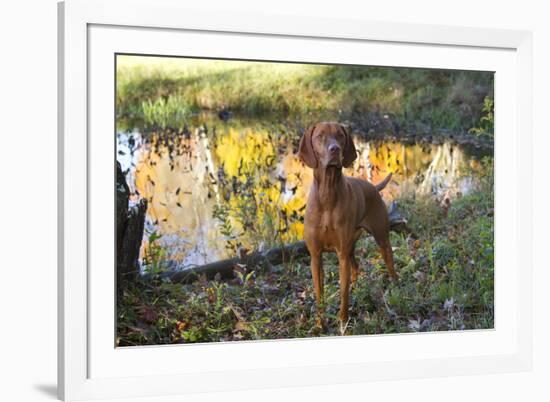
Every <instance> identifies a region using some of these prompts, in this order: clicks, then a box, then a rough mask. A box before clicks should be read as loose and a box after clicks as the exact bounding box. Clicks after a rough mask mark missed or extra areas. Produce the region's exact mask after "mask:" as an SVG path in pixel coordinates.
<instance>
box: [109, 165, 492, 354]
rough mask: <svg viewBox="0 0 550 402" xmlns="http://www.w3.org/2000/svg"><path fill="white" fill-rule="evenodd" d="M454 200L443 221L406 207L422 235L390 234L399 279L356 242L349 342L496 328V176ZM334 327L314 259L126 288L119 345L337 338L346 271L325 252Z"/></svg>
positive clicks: (485, 176) (434, 208)
mask: <svg viewBox="0 0 550 402" xmlns="http://www.w3.org/2000/svg"><path fill="white" fill-rule="evenodd" d="M483 166H484V168H483V169H482V170H481V171H480V174H479V175H480V177H479V180H480V185H479V188H478V189H477V190H476V191H474V192H472V193H470V194H468V195H465V196H463V197H461V198H457V199H455V200H454V201H453V202H452V204H451V207H450V209H449V212H448V214H447V215H446V216H445V215H444V214H443V212H442V210H441V208H440V206H439V205H438V204H437V203H436V202H435V201H434V200H433V199H431V198H416V199H415V198H412V197H405V198H402V199H400V200H399V204H400V208H401V209H402V211H403V213H404V214H405V215H406V216H407V218H408V220H409V224H410V226H411V228H412V230H413V232H414V233H415V234H416V238H413V237H411V236H406V235H404V234H396V233H392V235H391V241H392V246H393V247H394V257H395V262H396V268H397V272H398V274H399V277H400V279H399V281H398V282H397V283H390V282H389V281H388V277H387V272H386V268H385V266H384V263H383V261H382V259H381V257H380V255H379V253H378V250H377V248H376V246H375V244H374V241H373V240H372V239H371V238H363V239H361V240H360V241H359V242H358V245H357V248H356V249H357V251H356V255H357V258H358V262H359V266H360V276H359V279H358V281H357V283H356V285H355V286H354V287H353V289H352V293H351V306H350V322H349V324H348V326H347V330H346V334H347V335H363V334H387V333H401V332H415V331H446V330H463V329H483V328H492V327H493V325H494V291H493V289H494V260H493V256H494V251H493V244H494V239H493V230H494V222H493V201H494V200H493V170H492V160H490V159H487V160H485V161H484V164H483ZM324 261H325V264H324V266H325V302H326V317H327V328H326V330H324V331H320V330H319V329H318V328H317V327H316V326H315V317H316V308H315V303H314V297H313V289H312V281H311V275H310V269H309V258H308V257H301V258H296V259H295V260H293V261H291V262H289V263H287V264H284V265H279V266H275V267H270V268H269V269H268V268H267V267H263V266H253V267H238V269H237V271H236V277H235V279H233V280H230V281H218V280H211V281H209V280H205V279H202V280H199V281H197V282H195V283H193V284H188V285H181V284H173V283H170V282H166V281H160V280H152V281H148V282H144V281H138V282H135V283H125V284H122V287H121V288H120V289H119V294H120V297H119V298H118V335H117V343H118V344H119V345H145V344H166V343H192V342H211V341H233V340H257V339H281V338H300V337H310V336H328V335H338V334H339V324H338V321H337V313H338V304H339V302H338V297H339V287H338V268H337V260H336V257H335V255H333V254H325V260H324Z"/></svg>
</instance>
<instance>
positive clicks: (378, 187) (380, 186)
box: [374, 173, 392, 191]
mask: <svg viewBox="0 0 550 402" xmlns="http://www.w3.org/2000/svg"><path fill="white" fill-rule="evenodd" d="M391 176H392V174H391V173H390V174H389V175H387V176H386V178H385V179H384V180H382V181H381V182H380V183H378V184H376V185H375V186H374V187H376V190H378V191H382V190H384V188H385V187H386V186H387V185H388V183H389V182H390V180H391Z"/></svg>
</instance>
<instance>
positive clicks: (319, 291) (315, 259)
mask: <svg viewBox="0 0 550 402" xmlns="http://www.w3.org/2000/svg"><path fill="white" fill-rule="evenodd" d="M310 254H311V276H312V278H313V288H314V290H315V301H316V302H317V316H318V317H317V318H318V319H317V324H318V326H322V323H323V305H324V303H323V294H324V272H323V254H322V253H321V252H320V251H317V250H315V251H310Z"/></svg>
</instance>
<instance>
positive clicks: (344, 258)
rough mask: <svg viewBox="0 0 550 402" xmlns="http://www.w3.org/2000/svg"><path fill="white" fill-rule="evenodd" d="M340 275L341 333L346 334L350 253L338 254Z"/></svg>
mask: <svg viewBox="0 0 550 402" xmlns="http://www.w3.org/2000/svg"><path fill="white" fill-rule="evenodd" d="M338 260H339V263H340V264H339V274H340V313H339V318H340V331H341V332H342V333H343V332H345V327H346V326H347V323H348V307H349V288H350V282H351V258H350V252H349V251H346V252H343V253H339V254H338Z"/></svg>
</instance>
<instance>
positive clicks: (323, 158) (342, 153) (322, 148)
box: [298, 122, 357, 169]
mask: <svg viewBox="0 0 550 402" xmlns="http://www.w3.org/2000/svg"><path fill="white" fill-rule="evenodd" d="M298 156H299V157H300V159H301V160H302V162H304V163H305V164H306V165H307V166H309V167H310V168H312V169H317V168H322V169H327V168H337V169H341V168H342V167H350V166H351V165H352V164H353V162H354V161H355V159H357V151H356V150H355V145H354V144H353V140H352V138H351V135H350V132H349V129H346V128H345V127H344V126H343V125H342V124H340V123H326V122H322V123H317V124H314V125H313V126H311V127H309V128H308V129H307V130H306V132H305V133H304V135H303V137H302V139H301V140H300V149H299V151H298Z"/></svg>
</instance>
